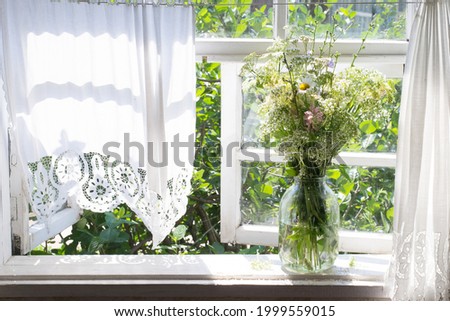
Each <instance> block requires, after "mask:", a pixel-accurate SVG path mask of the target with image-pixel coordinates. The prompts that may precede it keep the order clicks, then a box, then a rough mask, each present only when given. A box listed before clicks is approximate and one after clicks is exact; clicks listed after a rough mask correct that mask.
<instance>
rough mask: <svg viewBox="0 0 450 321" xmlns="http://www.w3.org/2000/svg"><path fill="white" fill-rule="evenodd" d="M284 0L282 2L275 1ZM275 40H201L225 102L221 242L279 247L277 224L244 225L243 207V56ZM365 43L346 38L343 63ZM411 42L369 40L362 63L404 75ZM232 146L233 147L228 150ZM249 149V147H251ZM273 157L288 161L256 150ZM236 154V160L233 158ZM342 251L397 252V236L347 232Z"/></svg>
mask: <svg viewBox="0 0 450 321" xmlns="http://www.w3.org/2000/svg"><path fill="white" fill-rule="evenodd" d="M274 2H275V3H276V2H280V1H276V0H275V1H274ZM412 12H413V10H411V8H410V6H408V10H407V29H408V30H407V32H409V29H410V22H409V21H410V20H412V18H413V16H412V15H411V13H412ZM274 14H275V16H274V36H275V37H277V36H279V37H283V36H284V28H283V26H284V25H286V24H287V21H288V16H287V15H288V10H287V7H286V6H274ZM272 43H273V40H272V39H231V40H230V39H226V40H225V39H206V40H205V39H198V40H197V44H196V46H197V54H198V55H199V56H203V57H204V56H206V57H208V60H210V61H215V62H220V63H221V75H222V79H221V84H222V87H221V88H222V93H221V96H222V102H221V103H222V106H221V108H222V109H221V110H222V111H221V144H222V148H223V149H225V151H223V154H222V165H221V177H222V180H221V227H220V230H221V241H222V242H224V243H228V242H231V243H239V244H255V245H266V246H277V244H278V228H277V227H276V226H264V225H244V224H242V215H241V209H240V197H241V182H242V180H241V179H242V177H241V165H240V163H241V161H246V160H248V161H253V160H254V159H253V158H249V157H248V156H246V155H245V153H243V152H242V149H241V143H242V95H241V83H240V77H239V71H240V67H241V66H242V59H243V58H244V57H245V56H247V55H248V54H250V53H251V52H259V53H262V52H264V51H265V50H266V49H267V48H268V47H269V46H270V45H271V44H272ZM359 46H360V40H341V41H338V42H337V43H336V45H335V50H336V51H338V52H340V53H341V56H340V58H339V59H340V62H341V63H346V62H350V61H351V60H352V59H353V53H355V52H356V51H357V50H358V48H359ZM407 49H408V42H407V41H385V40H374V41H370V40H368V41H367V42H366V43H365V49H364V51H363V52H362V53H361V55H360V56H359V57H358V60H357V65H362V66H368V67H373V68H375V69H378V70H379V71H381V72H383V73H384V74H385V75H386V76H387V77H388V78H402V77H403V70H404V64H405V61H406V53H407ZM226 149H232V152H231V153H230V152H228V151H227V150H226ZM247 150H248V149H247ZM255 152H256V153H258V154H259V155H260V156H261V157H260V159H264V160H267V161H273V162H278V163H279V162H283V161H284V159H283V157H282V156H280V155H274V154H271V155H265V154H264V153H265V152H264V150H259V151H258V150H252V153H255ZM230 156H231V159H228V158H229V157H230ZM334 162H335V163H336V164H345V165H348V166H370V167H388V168H395V163H396V157H395V153H367V152H342V153H340V154H339V155H338V157H336V159H335V161H334ZM339 235H340V245H339V246H340V251H342V252H353V253H371V254H380V253H391V251H392V234H391V233H389V234H384V233H370V232H359V231H347V230H341V231H340V233H339Z"/></svg>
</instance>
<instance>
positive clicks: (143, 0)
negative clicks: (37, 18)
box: [50, 0, 423, 7]
mask: <svg viewBox="0 0 450 321" xmlns="http://www.w3.org/2000/svg"><path fill="white" fill-rule="evenodd" d="M50 1H52V2H60V1H61V0H50ZM66 1H68V2H77V3H83V2H84V3H91V4H110V5H135V6H137V5H139V6H140V5H153V6H193V7H197V6H200V7H205V6H209V7H218V6H220V7H238V6H251V5H253V6H263V5H270V6H298V5H351V4H363V5H369V4H374V5H395V4H419V3H422V2H423V1H420V0H406V1H402V0H399V1H395V2H377V1H376V0H373V1H370V0H369V1H368V0H363V1H356V2H352V3H349V2H339V1H338V2H327V1H319V2H311V1H304V2H278V3H270V4H264V3H255V4H253V3H250V4H248V3H211V2H212V1H211V0H128V1H127V0H66Z"/></svg>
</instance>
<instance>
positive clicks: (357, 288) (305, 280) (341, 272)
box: [0, 255, 389, 300]
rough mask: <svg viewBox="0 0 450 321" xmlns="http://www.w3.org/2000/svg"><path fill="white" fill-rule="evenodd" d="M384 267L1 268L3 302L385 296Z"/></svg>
mask: <svg viewBox="0 0 450 321" xmlns="http://www.w3.org/2000/svg"><path fill="white" fill-rule="evenodd" d="M350 261H353V262H354V265H352V264H350ZM388 264H389V256H386V255H341V256H340V257H339V258H338V259H337V261H336V264H335V267H334V268H333V269H331V270H330V271H328V272H327V273H322V274H315V275H298V274H291V273H288V272H285V271H284V270H283V269H282V268H281V263H280V260H279V258H278V256H277V255H155V256H122V255H117V256H115V255H104V256H61V257H57V256H25V257H24V256H22V257H20V256H16V257H12V258H11V259H10V260H9V261H8V262H7V263H6V264H5V265H3V266H1V267H0V298H31V299H39V298H65V299H74V298H78V299H80V298H81V299H100V298H101V299H115V298H116V299H127V298H128V299H131V298H133V299H227V298H234V299H239V298H240V299H265V300H274V299H303V300H305V299H315V300H320V299H387V297H386V295H385V293H384V291H383V285H384V276H385V272H386V270H387V268H388Z"/></svg>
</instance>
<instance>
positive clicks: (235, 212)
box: [220, 63, 242, 243]
mask: <svg viewBox="0 0 450 321" xmlns="http://www.w3.org/2000/svg"><path fill="white" fill-rule="evenodd" d="M238 70H239V66H238V64H236V63H222V66H221V73H222V92H221V96H222V108H221V109H222V111H221V145H222V159H221V161H222V165H221V183H220V184H221V186H220V188H221V200H220V216H221V225H220V232H221V233H220V236H221V241H222V242H224V243H226V242H234V241H235V240H236V229H237V228H238V227H239V225H240V224H241V211H240V198H241V197H240V196H241V167H240V161H239V160H238V158H237V153H238V150H239V145H240V141H241V124H242V113H241V106H242V95H239V94H236V93H239V92H240V88H241V81H240V78H239V72H238Z"/></svg>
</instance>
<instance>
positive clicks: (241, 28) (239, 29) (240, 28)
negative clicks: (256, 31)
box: [234, 23, 248, 38]
mask: <svg viewBox="0 0 450 321" xmlns="http://www.w3.org/2000/svg"><path fill="white" fill-rule="evenodd" d="M247 26H248V24H246V23H240V24H238V25H237V27H236V31H235V32H234V38H239V37H240V36H241V35H242V34H243V33H244V32H245V30H247Z"/></svg>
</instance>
